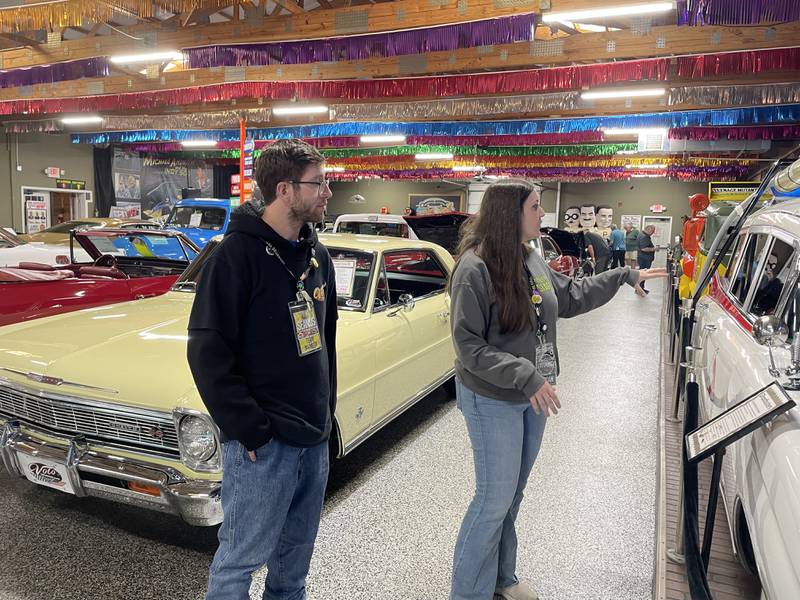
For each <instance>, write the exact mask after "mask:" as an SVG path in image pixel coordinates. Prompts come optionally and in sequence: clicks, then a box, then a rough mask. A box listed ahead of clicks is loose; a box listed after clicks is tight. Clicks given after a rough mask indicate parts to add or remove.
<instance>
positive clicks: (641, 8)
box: [542, 2, 675, 23]
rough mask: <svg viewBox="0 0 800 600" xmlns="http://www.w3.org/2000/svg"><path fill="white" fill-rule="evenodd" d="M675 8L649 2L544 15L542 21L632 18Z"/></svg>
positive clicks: (665, 3) (670, 5)
mask: <svg viewBox="0 0 800 600" xmlns="http://www.w3.org/2000/svg"><path fill="white" fill-rule="evenodd" d="M674 8H675V3H674V2H648V3H646V4H632V5H628V6H614V7H609V8H593V9H590V10H575V11H569V12H554V13H547V14H545V15H542V21H543V22H544V23H551V22H553V21H591V20H593V19H602V18H604V17H630V16H634V15H647V14H652V13H659V12H667V11H670V10H673V9H674Z"/></svg>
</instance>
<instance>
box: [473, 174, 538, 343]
mask: <svg viewBox="0 0 800 600" xmlns="http://www.w3.org/2000/svg"><path fill="white" fill-rule="evenodd" d="M534 192H536V188H534V187H533V184H532V183H530V182H529V181H526V180H524V179H503V180H501V181H498V182H496V183H493V184H492V185H490V186H489V187H488V188H486V192H484V194H483V200H481V208H480V212H479V213H478V214H476V215H473V216H472V217H470V218H469V219H468V220H467V221H466V222H465V223H464V225H463V226H462V228H461V241H460V243H459V246H458V256H459V257H461V256H462V255H463V254H464V252H466V251H467V250H472V249H474V250H475V253H476V254H478V256H480V257H481V259H482V260H483V262H485V263H486V267H487V268H488V269H489V276H490V277H491V280H492V287H493V288H494V293H495V297H496V300H497V304H498V308H499V313H500V331H501V332H502V333H506V332H510V331H514V332H517V331H523V330H524V329H526V328H528V327H530V326H531V324H530V306H531V303H530V297H529V290H528V283H527V279H526V275H525V268H524V266H523V263H524V262H525V258H526V256H527V253H528V249H527V248H526V246H525V245H524V244H523V241H522V231H521V224H520V220H521V215H522V206H523V204H524V202H525V200H526V199H527V198H528V196H530V195H531V194H532V193H534Z"/></svg>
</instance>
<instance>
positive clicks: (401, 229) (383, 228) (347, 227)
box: [337, 221, 408, 238]
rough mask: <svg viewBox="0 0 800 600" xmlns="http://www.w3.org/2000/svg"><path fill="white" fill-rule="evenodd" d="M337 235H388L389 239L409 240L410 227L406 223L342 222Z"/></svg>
mask: <svg viewBox="0 0 800 600" xmlns="http://www.w3.org/2000/svg"><path fill="white" fill-rule="evenodd" d="M337 233H357V234H360V235H387V236H389V237H398V238H407V237H408V225H406V224H405V223H379V222H377V221H371V222H368V223H367V222H360V221H342V222H340V223H339V228H338V230H337Z"/></svg>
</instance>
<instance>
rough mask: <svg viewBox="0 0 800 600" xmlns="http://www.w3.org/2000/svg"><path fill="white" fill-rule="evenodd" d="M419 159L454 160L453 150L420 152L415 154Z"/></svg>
mask: <svg viewBox="0 0 800 600" xmlns="http://www.w3.org/2000/svg"><path fill="white" fill-rule="evenodd" d="M414 158H415V159H417V160H453V153H452V152H420V153H419V154H415V155H414Z"/></svg>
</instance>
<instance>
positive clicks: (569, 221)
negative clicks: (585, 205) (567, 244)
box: [564, 206, 581, 233]
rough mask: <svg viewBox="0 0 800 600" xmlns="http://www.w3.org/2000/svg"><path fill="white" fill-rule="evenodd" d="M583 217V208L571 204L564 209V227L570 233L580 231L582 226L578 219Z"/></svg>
mask: <svg viewBox="0 0 800 600" xmlns="http://www.w3.org/2000/svg"><path fill="white" fill-rule="evenodd" d="M580 218H581V209H580V207H578V206H570V207H569V208H568V209H567V210H565V211H564V229H566V230H567V231H569V232H570V233H578V231H580V227H579V226H578V221H579V220H580Z"/></svg>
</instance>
